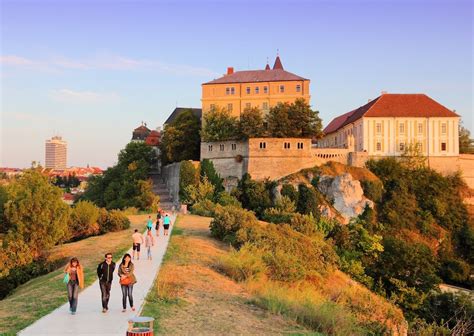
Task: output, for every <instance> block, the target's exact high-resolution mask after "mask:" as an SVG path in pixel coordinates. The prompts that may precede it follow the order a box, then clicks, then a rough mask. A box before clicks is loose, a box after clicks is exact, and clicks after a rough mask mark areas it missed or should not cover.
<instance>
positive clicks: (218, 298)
mask: <svg viewBox="0 0 474 336" xmlns="http://www.w3.org/2000/svg"><path fill="white" fill-rule="evenodd" d="M209 223H210V218H205V217H198V216H191V215H190V216H182V217H180V218H179V221H178V222H177V224H176V225H175V228H177V229H178V230H179V235H176V234H173V235H172V237H171V241H170V245H169V247H168V251H167V254H168V255H167V256H166V262H165V263H164V264H163V265H162V267H161V269H160V272H159V275H158V277H157V280H156V282H155V286H154V290H153V292H151V293H150V294H149V295H148V298H147V304H146V305H145V308H144V311H143V313H142V315H148V316H150V315H151V316H154V317H155V318H157V323H156V328H155V331H156V332H158V333H163V334H167V335H168V334H170V335H191V334H192V335H222V334H233V335H236V334H237V335H239V334H240V335H255V334H258V335H275V334H288V333H299V334H302V333H303V334H304V333H306V332H307V331H306V330H305V329H303V328H301V327H300V326H298V325H297V324H296V323H295V322H293V321H292V320H288V319H287V318H284V317H282V316H277V315H273V314H269V313H268V312H267V311H266V310H264V309H261V308H259V307H256V306H254V305H252V304H249V303H247V302H248V301H249V300H250V298H251V294H250V293H249V291H248V290H247V289H246V287H245V286H244V285H243V284H239V283H236V282H234V281H233V280H231V279H230V278H228V277H226V276H224V275H222V274H220V273H218V272H217V271H216V270H215V269H214V265H215V264H216V262H217V261H218V260H219V258H221V257H222V256H224V255H226V254H227V253H228V251H229V248H228V246H226V245H225V244H223V243H221V242H218V241H216V240H215V239H212V238H211V237H210V236H209Z"/></svg>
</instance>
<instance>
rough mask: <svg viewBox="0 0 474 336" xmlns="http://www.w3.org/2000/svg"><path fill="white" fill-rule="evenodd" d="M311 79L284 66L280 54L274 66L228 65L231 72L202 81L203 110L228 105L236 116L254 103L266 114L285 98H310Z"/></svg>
mask: <svg viewBox="0 0 474 336" xmlns="http://www.w3.org/2000/svg"><path fill="white" fill-rule="evenodd" d="M310 97H311V96H310V94H309V79H306V78H303V77H300V76H297V75H295V74H293V73H291V72H288V71H286V70H284V69H283V65H282V63H281V60H280V57H279V56H277V58H276V60H275V64H274V65H273V69H271V68H270V66H269V65H268V64H267V66H266V68H265V70H248V71H236V72H234V68H232V67H229V68H227V74H225V75H224V76H223V77H221V78H218V79H214V80H212V81H210V82H207V83H204V84H202V99H201V102H202V112H203V113H206V112H207V111H209V110H210V109H212V108H217V107H220V108H225V109H226V110H228V111H230V112H231V114H232V115H234V116H240V114H241V113H242V112H243V111H244V110H245V109H246V108H251V107H258V108H259V109H260V110H262V111H263V113H264V114H265V113H266V112H268V110H269V109H270V108H271V107H272V106H275V105H277V104H278V103H280V102H282V103H284V102H289V103H292V102H294V101H295V100H296V99H298V98H303V99H305V100H306V101H307V102H308V103H309V101H310Z"/></svg>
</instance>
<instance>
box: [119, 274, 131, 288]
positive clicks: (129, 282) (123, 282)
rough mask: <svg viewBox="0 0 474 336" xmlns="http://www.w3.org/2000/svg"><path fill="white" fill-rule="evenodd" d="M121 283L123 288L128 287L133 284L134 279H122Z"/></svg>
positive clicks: (127, 277)
mask: <svg viewBox="0 0 474 336" xmlns="http://www.w3.org/2000/svg"><path fill="white" fill-rule="evenodd" d="M119 282H120V284H121V285H123V286H128V285H131V284H132V279H131V278H130V277H129V276H126V277H125V278H120V281H119Z"/></svg>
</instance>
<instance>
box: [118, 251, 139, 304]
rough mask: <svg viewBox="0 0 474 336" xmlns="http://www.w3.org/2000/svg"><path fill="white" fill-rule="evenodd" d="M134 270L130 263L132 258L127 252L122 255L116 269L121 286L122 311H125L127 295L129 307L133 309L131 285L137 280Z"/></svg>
mask: <svg viewBox="0 0 474 336" xmlns="http://www.w3.org/2000/svg"><path fill="white" fill-rule="evenodd" d="M134 270H135V266H134V265H133V263H132V258H131V257H130V254H128V253H127V254H125V255H124V256H123V259H122V262H121V263H120V266H119V269H118V275H119V277H120V287H122V308H123V309H122V312H126V311H127V297H128V303H129V304H130V308H131V309H132V311H135V307H134V306H133V285H134V284H135V283H136V282H137V279H136V278H135V274H134Z"/></svg>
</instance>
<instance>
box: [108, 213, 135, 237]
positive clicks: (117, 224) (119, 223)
mask: <svg viewBox="0 0 474 336" xmlns="http://www.w3.org/2000/svg"><path fill="white" fill-rule="evenodd" d="M107 228H108V231H111V232H115V231H120V230H125V229H128V228H130V220H129V219H128V217H127V216H125V215H124V213H123V212H122V211H120V210H110V211H109V215H108V218H107Z"/></svg>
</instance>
